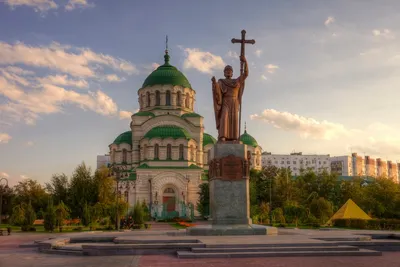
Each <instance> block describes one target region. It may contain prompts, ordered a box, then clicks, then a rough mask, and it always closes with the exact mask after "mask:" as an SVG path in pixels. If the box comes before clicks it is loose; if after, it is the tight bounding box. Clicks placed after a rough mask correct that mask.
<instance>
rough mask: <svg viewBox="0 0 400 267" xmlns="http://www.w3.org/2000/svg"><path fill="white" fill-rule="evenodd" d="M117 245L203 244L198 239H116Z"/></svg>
mask: <svg viewBox="0 0 400 267" xmlns="http://www.w3.org/2000/svg"><path fill="white" fill-rule="evenodd" d="M114 243H116V244H160V243H163V244H166V243H201V242H200V241H199V240H198V239H125V238H116V239H114Z"/></svg>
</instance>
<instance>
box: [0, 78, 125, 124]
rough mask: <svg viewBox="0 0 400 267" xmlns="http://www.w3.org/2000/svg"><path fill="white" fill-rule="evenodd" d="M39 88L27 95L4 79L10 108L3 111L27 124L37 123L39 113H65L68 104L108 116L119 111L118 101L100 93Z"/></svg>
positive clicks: (1, 85) (0, 88)
mask: <svg viewBox="0 0 400 267" xmlns="http://www.w3.org/2000/svg"><path fill="white" fill-rule="evenodd" d="M37 87H39V88H35V89H34V90H31V91H30V92H29V93H26V92H25V91H23V90H22V89H21V88H20V87H18V86H17V85H16V84H15V83H11V82H9V81H7V80H6V79H5V78H3V77H1V76H0V95H3V96H5V97H6V98H8V99H9V102H8V103H7V104H6V105H0V111H2V113H4V114H8V116H9V119H14V120H17V121H22V120H24V121H25V123H27V124H34V123H35V121H36V120H37V119H38V117H39V114H51V113H57V112H61V111H62V105H64V104H75V105H77V106H78V107H80V108H82V109H84V110H92V111H94V112H97V113H99V114H102V115H105V116H111V115H116V113H117V111H118V108H117V105H116V104H115V102H114V101H113V100H112V99H111V98H110V97H109V96H107V95H106V94H105V93H103V92H102V91H99V90H98V91H97V92H90V91H89V92H88V93H87V94H80V93H77V92H75V91H72V90H65V89H64V88H62V87H59V86H56V85H53V84H38V85H37Z"/></svg>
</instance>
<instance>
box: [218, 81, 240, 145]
mask: <svg viewBox="0 0 400 267" xmlns="http://www.w3.org/2000/svg"><path fill="white" fill-rule="evenodd" d="M241 90H242V89H241V83H240V77H239V78H238V79H219V80H218V82H217V83H216V84H214V85H213V99H214V111H215V121H216V124H217V129H218V140H221V138H225V140H226V141H237V140H239V105H240V103H241V96H242V92H241Z"/></svg>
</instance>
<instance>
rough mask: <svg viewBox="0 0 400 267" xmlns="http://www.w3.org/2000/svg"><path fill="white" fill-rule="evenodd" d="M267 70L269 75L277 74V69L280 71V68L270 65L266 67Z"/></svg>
mask: <svg viewBox="0 0 400 267" xmlns="http://www.w3.org/2000/svg"><path fill="white" fill-rule="evenodd" d="M265 69H266V71H267V72H268V73H275V71H276V70H277V69H279V66H277V65H274V64H268V65H265Z"/></svg>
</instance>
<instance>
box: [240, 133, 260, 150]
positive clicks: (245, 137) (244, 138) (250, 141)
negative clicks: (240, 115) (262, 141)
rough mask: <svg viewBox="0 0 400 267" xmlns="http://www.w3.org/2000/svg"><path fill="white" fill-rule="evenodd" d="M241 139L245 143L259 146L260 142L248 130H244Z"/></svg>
mask: <svg viewBox="0 0 400 267" xmlns="http://www.w3.org/2000/svg"><path fill="white" fill-rule="evenodd" d="M240 141H242V142H243V144H245V145H248V146H252V147H258V143H257V141H256V139H254V137H253V136H251V135H249V134H248V133H247V131H246V130H244V134H242V135H241V136H240Z"/></svg>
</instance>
